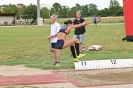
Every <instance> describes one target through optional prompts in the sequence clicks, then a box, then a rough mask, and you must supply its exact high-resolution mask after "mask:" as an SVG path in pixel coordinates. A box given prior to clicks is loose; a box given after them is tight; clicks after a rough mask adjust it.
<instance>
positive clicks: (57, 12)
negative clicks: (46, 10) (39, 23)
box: [51, 2, 62, 17]
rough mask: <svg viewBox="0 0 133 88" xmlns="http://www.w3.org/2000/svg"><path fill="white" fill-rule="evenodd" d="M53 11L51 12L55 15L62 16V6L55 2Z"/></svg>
mask: <svg viewBox="0 0 133 88" xmlns="http://www.w3.org/2000/svg"><path fill="white" fill-rule="evenodd" d="M51 10H52V11H51V12H54V13H53V14H55V15H57V16H58V17H59V16H60V15H61V14H62V5H61V4H59V3H57V2H55V3H54V4H53V8H52V9H51Z"/></svg>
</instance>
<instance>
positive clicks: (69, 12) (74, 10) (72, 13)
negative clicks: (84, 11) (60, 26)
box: [68, 6, 78, 17]
mask: <svg viewBox="0 0 133 88" xmlns="http://www.w3.org/2000/svg"><path fill="white" fill-rule="evenodd" d="M77 11H78V9H77V7H75V6H74V7H72V8H71V10H69V11H68V16H69V17H75V14H76V12H77Z"/></svg>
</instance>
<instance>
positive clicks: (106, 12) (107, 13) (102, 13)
mask: <svg viewBox="0 0 133 88" xmlns="http://www.w3.org/2000/svg"><path fill="white" fill-rule="evenodd" d="M110 14H111V12H110V10H109V8H104V9H102V10H99V12H98V15H100V16H102V17H106V16H110Z"/></svg>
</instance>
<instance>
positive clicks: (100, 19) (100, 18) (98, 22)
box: [98, 16, 101, 26]
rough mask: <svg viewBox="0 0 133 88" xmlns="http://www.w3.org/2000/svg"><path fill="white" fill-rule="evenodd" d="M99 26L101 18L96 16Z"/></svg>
mask: <svg viewBox="0 0 133 88" xmlns="http://www.w3.org/2000/svg"><path fill="white" fill-rule="evenodd" d="M100 24H101V18H100V16H98V25H99V26H100Z"/></svg>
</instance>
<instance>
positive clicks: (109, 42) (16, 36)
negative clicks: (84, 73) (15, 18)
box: [0, 24, 133, 69]
mask: <svg viewBox="0 0 133 88" xmlns="http://www.w3.org/2000/svg"><path fill="white" fill-rule="evenodd" d="M49 29H50V26H33V27H32V26H25V27H0V65H19V64H23V65H25V66H28V67H34V68H35V67H37V68H42V69H73V68H74V64H73V58H72V57H70V55H71V53H70V50H69V48H67V49H64V50H61V64H62V66H60V67H54V66H52V65H51V61H50V60H49V57H50V56H49V43H48V40H47V39H46V37H47V35H48V34H49V33H50V30H49ZM117 30H119V31H120V35H119V36H117ZM72 37H73V31H71V33H70V35H69V36H68V37H67V39H69V38H72ZM123 37H125V31H124V25H123V24H114V25H112V24H110V25H101V26H100V27H94V26H93V25H89V26H87V30H86V34H85V41H84V42H85V47H86V49H88V47H89V46H90V45H93V44H100V45H102V46H103V50H101V51H88V52H86V53H87V55H86V56H85V57H84V58H82V60H101V59H122V58H124V59H125V58H132V57H133V56H132V54H133V43H132V42H126V41H122V40H121V39H122V38H123ZM46 60H47V62H46V63H45V64H43V65H41V64H42V63H43V62H44V61H46Z"/></svg>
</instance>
